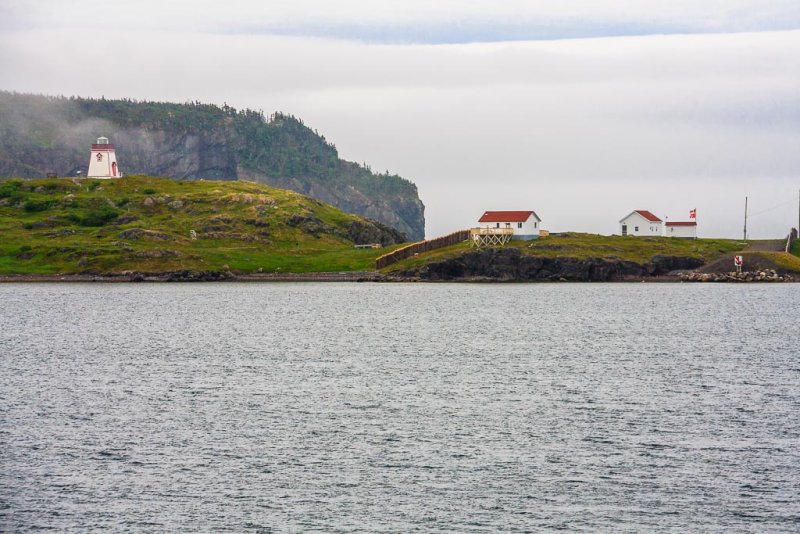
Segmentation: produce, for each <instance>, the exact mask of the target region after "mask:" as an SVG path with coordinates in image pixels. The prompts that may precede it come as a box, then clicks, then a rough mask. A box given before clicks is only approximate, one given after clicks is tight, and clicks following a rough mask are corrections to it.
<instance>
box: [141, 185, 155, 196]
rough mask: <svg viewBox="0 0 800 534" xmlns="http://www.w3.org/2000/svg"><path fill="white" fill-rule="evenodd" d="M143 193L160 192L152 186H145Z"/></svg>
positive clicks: (153, 193)
mask: <svg viewBox="0 0 800 534" xmlns="http://www.w3.org/2000/svg"><path fill="white" fill-rule="evenodd" d="M142 193H144V194H145V195H155V194H156V193H158V191H156V190H155V189H153V188H152V187H145V188H144V189H142Z"/></svg>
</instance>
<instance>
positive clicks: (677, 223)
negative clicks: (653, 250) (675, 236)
mask: <svg viewBox="0 0 800 534" xmlns="http://www.w3.org/2000/svg"><path fill="white" fill-rule="evenodd" d="M667 226H697V223H696V222H694V221H672V222H668V223H667Z"/></svg>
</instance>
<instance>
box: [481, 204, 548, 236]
mask: <svg viewBox="0 0 800 534" xmlns="http://www.w3.org/2000/svg"><path fill="white" fill-rule="evenodd" d="M541 224H542V220H541V219H540V218H539V216H538V215H536V213H535V212H534V211H485V212H483V215H481V218H480V219H478V227H479V228H481V229H486V230H491V229H494V230H502V231H503V232H508V233H509V234H511V239H521V240H530V239H538V238H539V231H540V230H541Z"/></svg>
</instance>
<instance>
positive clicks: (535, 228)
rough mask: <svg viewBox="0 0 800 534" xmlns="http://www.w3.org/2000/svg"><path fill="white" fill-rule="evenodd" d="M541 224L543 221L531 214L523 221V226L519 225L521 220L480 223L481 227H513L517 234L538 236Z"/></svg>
mask: <svg viewBox="0 0 800 534" xmlns="http://www.w3.org/2000/svg"><path fill="white" fill-rule="evenodd" d="M541 226H542V225H541V222H540V221H538V220H537V219H536V217H535V216H534V215H531V216H530V217H528V220H527V221H525V222H524V223H522V228H520V227H519V222H500V223H482V222H479V223H478V227H479V228H511V229H512V230H514V235H515V236H517V235H526V236H538V235H539V230H540V228H541Z"/></svg>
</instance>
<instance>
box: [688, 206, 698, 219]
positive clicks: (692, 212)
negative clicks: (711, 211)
mask: <svg viewBox="0 0 800 534" xmlns="http://www.w3.org/2000/svg"><path fill="white" fill-rule="evenodd" d="M689 218H690V219H696V218H697V208H695V209H693V210H689Z"/></svg>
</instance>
